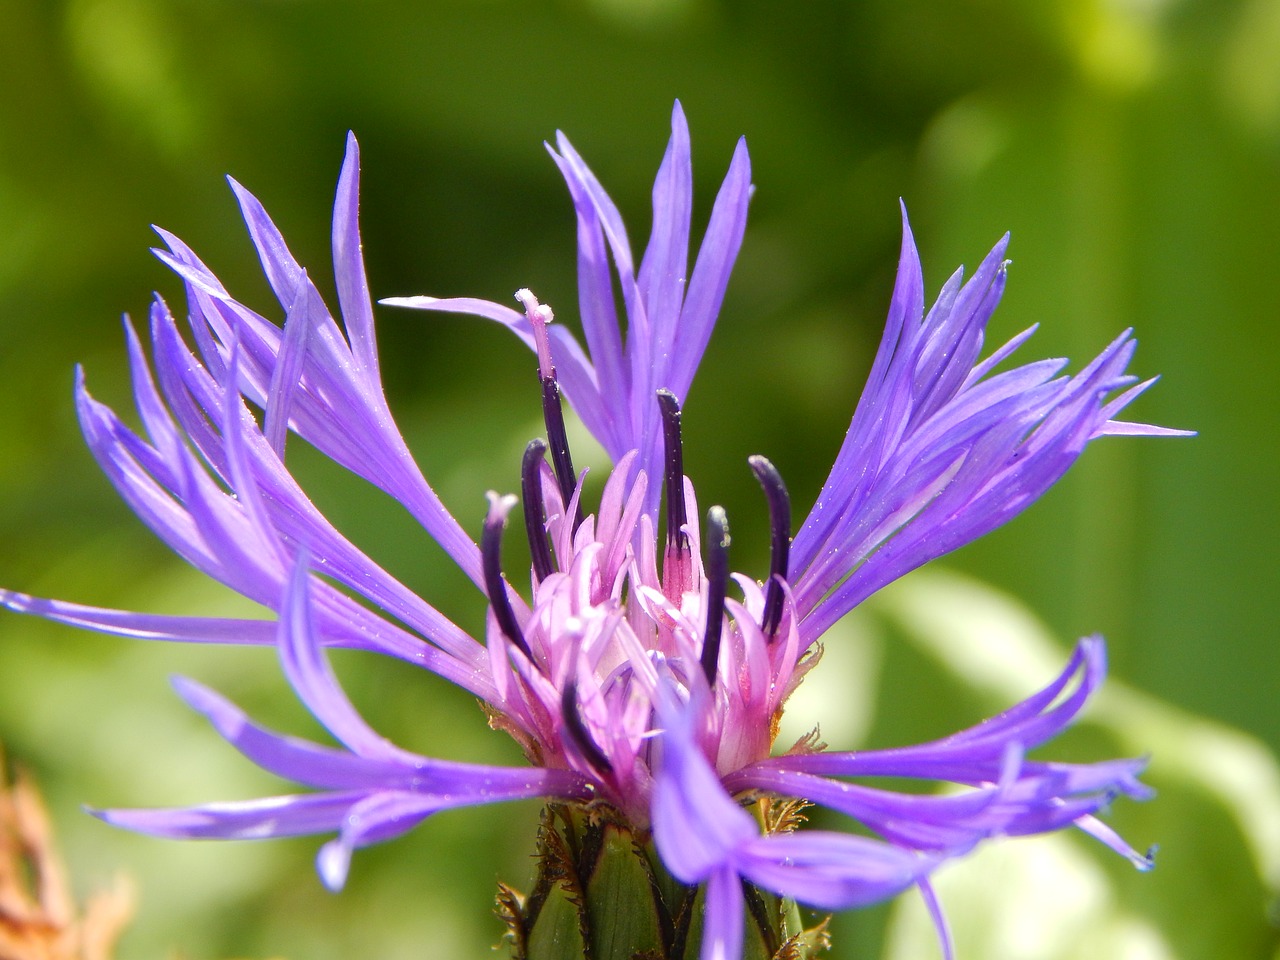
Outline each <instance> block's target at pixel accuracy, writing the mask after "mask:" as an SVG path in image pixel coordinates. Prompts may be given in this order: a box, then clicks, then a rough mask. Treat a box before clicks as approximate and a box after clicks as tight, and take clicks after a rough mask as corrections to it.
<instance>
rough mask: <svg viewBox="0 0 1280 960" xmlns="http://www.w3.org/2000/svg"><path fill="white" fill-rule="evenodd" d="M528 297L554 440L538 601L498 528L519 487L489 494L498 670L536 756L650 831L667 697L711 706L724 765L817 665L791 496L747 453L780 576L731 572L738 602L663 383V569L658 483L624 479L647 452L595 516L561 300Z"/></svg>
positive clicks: (709, 735) (770, 724) (706, 724)
mask: <svg viewBox="0 0 1280 960" xmlns="http://www.w3.org/2000/svg"><path fill="white" fill-rule="evenodd" d="M517 296H518V297H519V299H520V300H521V302H522V303H523V304H524V307H525V312H526V316H527V317H528V320H529V323H530V326H531V328H532V330H533V338H534V343H535V346H536V347H537V351H538V375H539V380H540V382H541V386H542V401H543V415H544V420H545V425H546V429H547V436H548V440H547V442H543V441H542V440H533V441H531V442H530V443H529V445H528V447H527V448H526V449H525V453H524V457H523V460H522V463H521V492H522V495H523V499H524V514H525V532H526V534H527V536H528V539H529V548H530V554H531V556H532V578H533V600H532V604H531V605H526V604H525V603H524V601H523V600H522V598H520V596H519V595H518V594H517V593H515V591H514V590H512V589H511V587H510V586H509V585H508V584H507V582H506V580H505V578H504V577H503V574H502V563H501V542H502V534H503V530H504V528H505V525H506V517H507V514H508V513H509V512H510V510H511V509H512V508H513V507H514V504H515V498H514V497H510V496H507V497H499V496H497V495H496V494H491V495H490V509H489V513H488V515H487V517H486V519H485V524H484V533H483V537H482V542H481V548H482V552H483V562H484V572H485V586H486V589H487V591H488V594H489V598H490V605H491V611H492V616H491V620H490V628H489V647H490V653H491V666H492V669H493V670H494V679H495V682H496V684H497V685H498V687H499V689H500V690H503V691H504V701H505V703H506V705H507V707H508V710H509V715H510V719H511V720H512V721H513V725H514V727H515V728H517V729H518V730H519V731H520V733H521V734H523V735H524V736H523V737H522V740H523V742H524V746H525V748H526V751H527V752H529V754H530V756H531V759H533V760H535V761H536V762H538V763H541V764H543V765H547V766H566V767H570V768H573V769H576V770H578V771H580V772H582V773H584V774H586V775H588V776H589V777H591V778H592V780H593V782H594V783H595V784H596V786H597V789H598V790H599V791H600V795H601V796H602V797H604V798H605V799H608V800H609V801H610V802H612V803H613V804H614V805H615V806H617V807H618V808H619V809H621V810H623V812H625V813H626V814H627V815H628V816H630V817H631V819H632V822H633V823H634V824H635V825H636V826H637V827H641V828H642V827H644V826H645V825H646V820H647V810H648V794H649V790H650V788H651V784H652V779H653V777H652V770H653V769H655V767H656V762H657V759H658V758H657V757H655V756H651V752H652V751H653V750H654V749H657V748H656V747H654V743H655V739H654V734H655V733H656V732H657V727H656V724H657V720H656V719H655V718H656V715H657V711H656V709H655V707H656V704H657V702H658V700H659V698H660V697H661V696H669V695H671V694H672V692H674V695H676V696H679V697H682V698H685V699H694V698H696V699H697V700H698V702H699V703H700V704H703V705H705V708H704V709H702V710H701V711H700V713H701V715H702V718H703V724H702V729H701V730H700V731H699V734H698V736H699V742H700V744H701V746H702V748H703V749H704V751H705V752H706V755H707V757H708V759H709V760H710V761H711V762H712V763H713V764H714V765H715V766H716V767H717V768H718V769H719V770H720V771H721V772H728V771H730V770H734V769H737V768H739V767H741V766H742V765H743V764H744V763H748V762H750V761H751V760H756V759H760V758H762V757H764V756H765V755H767V754H768V752H769V748H770V746H771V745H772V740H773V734H774V731H775V730H776V720H777V716H778V715H779V714H780V712H781V706H782V702H783V701H784V700H785V698H786V695H787V694H788V693H789V692H790V690H791V689H792V688H793V687H794V686H795V683H796V682H798V680H799V675H800V674H801V673H803V672H804V670H805V669H806V667H805V666H801V668H800V669H799V670H797V666H798V661H799V658H800V654H801V653H802V652H803V651H801V650H800V647H799V640H798V633H797V631H796V624H795V620H796V617H795V613H794V606H793V604H792V603H791V601H790V599H789V592H788V590H787V587H786V579H785V578H786V570H787V557H788V549H789V546H790V504H789V501H788V498H787V491H786V487H785V485H784V484H783V482H782V478H781V477H780V476H779V475H778V471H777V470H776V469H775V468H774V467H773V465H772V464H771V463H769V461H768V460H766V459H764V458H763V457H752V458H751V460H750V464H751V468H752V470H753V471H754V472H755V475H756V477H757V478H758V479H759V481H760V483H761V486H762V487H763V488H764V491H765V495H766V498H767V500H768V504H769V516H770V524H771V529H772V549H771V561H770V572H769V579H768V584H767V586H766V587H763V588H762V587H761V585H760V584H758V583H757V582H756V581H755V580H753V579H750V578H747V577H743V576H740V575H733V579H734V581H735V582H736V583H737V584H738V586H739V587H740V588H741V591H742V596H743V598H742V600H736V599H731V598H729V596H728V585H729V580H730V578H731V573H730V569H729V556H728V548H729V525H728V519H727V517H726V516H725V512H724V510H723V509H722V508H721V507H718V506H714V507H712V508H711V509H710V510H709V511H708V513H707V523H706V535H707V541H706V545H705V546H706V550H705V565H704V562H703V552H702V550H701V548H700V542H699V541H700V531H699V528H698V524H697V522H696V521H693V522H691V521H690V516H694V517H696V516H697V504H696V500H695V496H694V491H693V487H692V485H691V484H690V483H689V482H688V480H687V479H686V477H685V475H684V458H683V450H682V442H681V434H680V416H681V413H680V405H679V401H678V400H677V399H676V397H675V395H674V394H672V393H671V392H670V391H667V390H658V391H657V392H656V396H655V402H656V403H657V404H658V408H659V412H660V414H661V418H662V429H663V443H664V457H663V467H664V470H663V472H664V477H663V482H664V488H663V489H664V494H665V501H666V502H665V520H666V535H665V544H664V548H663V551H662V563H661V572H660V573H659V570H658V562H657V560H658V558H657V531H656V530H655V523H654V520H653V518H652V517H651V516H649V515H647V514H646V513H645V512H644V501H645V494H646V491H647V489H648V483H649V478H648V477H647V476H646V475H645V472H644V471H643V470H637V471H636V473H635V476H634V478H632V479H630V481H628V477H629V475H630V474H631V469H632V466H633V464H634V462H635V460H636V453H635V452H632V453H630V454H628V455H626V456H624V457H622V458H620V460H619V462H618V463H617V465H616V466H615V468H614V470H613V471H612V473H611V474H610V476H609V478H608V480H607V481H606V483H605V487H604V490H603V492H602V495H601V500H600V505H599V509H598V510H597V512H596V513H595V514H593V515H590V516H585V517H584V516H583V513H582V508H581V505H580V497H581V487H580V485H579V484H578V482H577V479H576V477H575V476H574V474H573V472H572V471H573V466H572V458H571V456H570V453H569V444H568V439H567V435H566V433H565V428H564V417H563V413H562V409H561V402H560V391H559V387H558V385H557V382H556V377H555V366H554V364H553V363H552V361H551V350H550V338H549V337H548V335H547V323H548V322H549V321H550V320H551V311H550V310H549V309H548V308H547V307H545V306H542V305H541V304H539V303H538V301H537V300H536V299H535V298H534V296H533V294H531V293H530V292H529V291H527V290H522V291H521V292H520V293H519V294H518V295H517ZM548 450H549V451H550V452H551V457H550V460H551V463H550V464H548V463H547V457H546V454H547V452H548ZM780 639H781V640H783V642H779V640H780Z"/></svg>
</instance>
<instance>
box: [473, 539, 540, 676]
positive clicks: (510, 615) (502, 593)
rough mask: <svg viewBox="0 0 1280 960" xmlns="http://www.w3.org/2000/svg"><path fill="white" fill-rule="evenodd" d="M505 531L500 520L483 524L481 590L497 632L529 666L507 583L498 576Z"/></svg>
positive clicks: (500, 569)
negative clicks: (487, 601)
mask: <svg viewBox="0 0 1280 960" xmlns="http://www.w3.org/2000/svg"><path fill="white" fill-rule="evenodd" d="M505 527H506V522H505V520H503V519H495V518H492V517H489V518H486V519H485V521H484V533H483V534H482V536H481V538H480V553H481V560H482V562H483V566H484V589H485V592H486V593H488V594H489V605H490V606H492V607H493V616H494V619H496V620H497V621H498V628H499V629H500V630H501V631H502V632H503V633H504V634H506V636H507V639H508V640H510V641H511V642H512V643H513V644H515V646H516V649H518V650H519V651H520V652H521V653H523V654H524V656H525V659H526V660H528V661H529V662H530V663H533V662H534V659H533V653H532V651H530V650H529V644H528V643H527V642H526V641H525V639H524V631H523V630H521V629H520V624H519V623H517V622H516V613H515V611H514V610H512V609H511V598H510V597H508V596H507V582H506V580H505V579H503V576H502V531H503V529H504V528H505Z"/></svg>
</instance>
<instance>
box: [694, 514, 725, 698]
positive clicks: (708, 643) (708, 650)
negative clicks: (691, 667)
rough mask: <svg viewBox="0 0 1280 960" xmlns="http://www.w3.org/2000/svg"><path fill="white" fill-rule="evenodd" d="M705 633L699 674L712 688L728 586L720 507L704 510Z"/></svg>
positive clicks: (718, 658) (723, 521) (718, 655)
mask: <svg viewBox="0 0 1280 960" xmlns="http://www.w3.org/2000/svg"><path fill="white" fill-rule="evenodd" d="M706 570H707V632H706V635H705V636H704V637H703V638H702V658H701V659H702V672H703V674H705V675H706V678H707V684H708V685H709V686H713V687H714V686H715V681H716V664H718V663H719V661H720V631H721V630H722V628H723V627H724V592H725V589H726V587H728V585H729V518H728V517H726V516H725V513H724V508H723V507H712V508H711V509H710V510H708V511H707V564H706Z"/></svg>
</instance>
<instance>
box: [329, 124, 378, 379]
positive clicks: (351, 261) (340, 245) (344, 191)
mask: <svg viewBox="0 0 1280 960" xmlns="http://www.w3.org/2000/svg"><path fill="white" fill-rule="evenodd" d="M333 273H334V280H335V283H336V285H337V288H338V307H339V308H340V309H341V311H342V320H343V323H345V324H346V327H347V337H348V338H349V340H350V341H351V353H352V355H353V356H354V357H355V360H356V363H357V364H359V366H360V369H361V373H362V375H363V376H364V378H365V380H367V381H368V382H369V383H377V382H378V379H379V375H378V341H377V337H376V336H375V334H374V330H373V304H372V302H371V300H370V297H369V283H368V281H367V280H366V279H365V271H364V256H363V254H362V253H361V243H360V145H359V144H357V143H356V138H355V134H353V133H348V134H347V152H346V156H345V157H344V158H343V160H342V173H341V174H340V175H339V177H338V192H337V196H336V197H335V198H334V202H333Z"/></svg>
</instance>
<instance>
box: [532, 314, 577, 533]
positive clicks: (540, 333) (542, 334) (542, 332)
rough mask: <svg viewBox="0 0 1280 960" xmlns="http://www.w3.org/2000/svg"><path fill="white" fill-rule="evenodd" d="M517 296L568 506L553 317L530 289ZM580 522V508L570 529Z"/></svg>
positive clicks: (569, 473) (569, 481) (568, 468)
mask: <svg viewBox="0 0 1280 960" xmlns="http://www.w3.org/2000/svg"><path fill="white" fill-rule="evenodd" d="M516 299H517V300H519V301H520V302H521V303H522V304H523V305H524V315H525V316H526V317H527V318H528V320H529V326H530V327H532V328H533V343H534V347H535V348H536V349H537V353H538V379H539V380H540V381H541V383H542V419H543V422H544V423H546V425H547V441H548V443H549V444H550V446H551V468H552V470H554V471H555V475H556V482H557V483H558V484H559V485H560V499H562V500H563V501H564V502H565V504H566V505H567V504H568V503H569V501H570V500H571V499H573V491H574V488H575V487H576V486H577V480H578V476H577V474H576V473H574V471H573V458H572V457H571V456H570V455H569V434H568V432H567V431H566V430H565V427H564V410H563V408H562V407H561V404H560V383H559V381H557V380H556V367H555V364H554V363H552V362H551V338H550V337H549V336H548V335H547V324H549V323H551V321H552V320H553V319H555V315H554V314H552V312H551V308H550V307H548V306H546V305H545V304H540V303H538V298H537V297H535V296H534V295H533V294H532V293H531V292H530V291H529V290H527V289H520V290H517V291H516ZM580 523H582V509H581V507H579V509H578V514H577V516H576V517H574V520H573V529H574V530H577V529H578V525H579V524H580Z"/></svg>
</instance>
